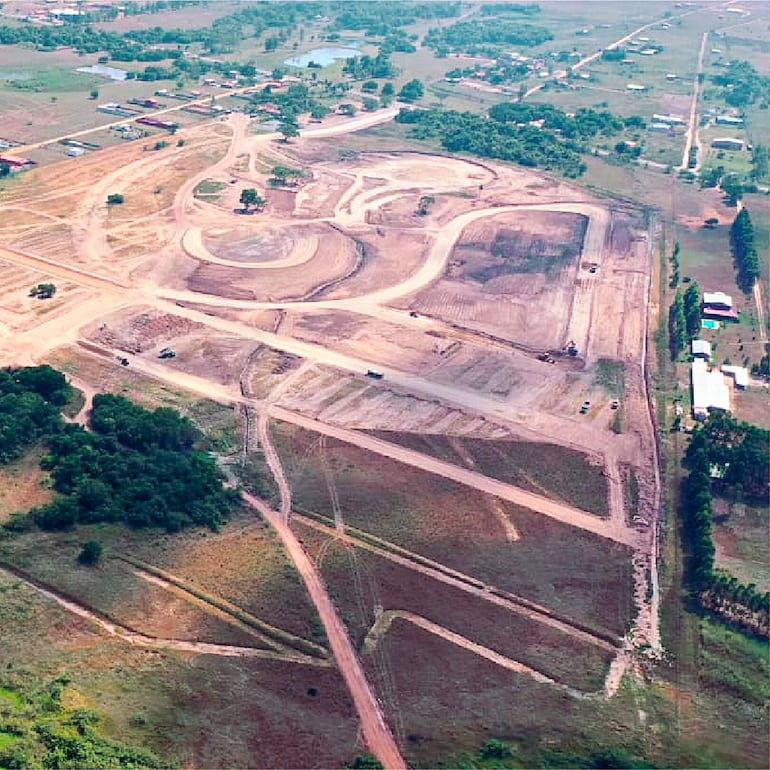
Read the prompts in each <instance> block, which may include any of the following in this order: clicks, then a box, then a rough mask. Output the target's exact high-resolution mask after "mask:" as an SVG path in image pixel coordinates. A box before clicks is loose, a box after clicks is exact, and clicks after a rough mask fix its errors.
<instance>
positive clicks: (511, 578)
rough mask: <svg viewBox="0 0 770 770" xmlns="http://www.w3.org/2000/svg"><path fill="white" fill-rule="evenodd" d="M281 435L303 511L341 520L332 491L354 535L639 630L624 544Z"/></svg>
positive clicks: (347, 451)
mask: <svg viewBox="0 0 770 770" xmlns="http://www.w3.org/2000/svg"><path fill="white" fill-rule="evenodd" d="M273 435H274V440H275V443H276V448H277V449H278V451H279V454H280V455H281V458H282V460H283V463H284V467H285V470H286V473H287V477H288V479H289V483H290V484H291V486H292V495H293V501H294V507H295V509H296V510H299V511H302V510H307V511H311V512H314V513H318V514H322V515H324V516H326V517H331V516H333V506H332V500H331V496H330V485H331V488H332V489H333V490H334V491H335V493H336V496H337V498H338V500H339V506H340V510H341V513H342V516H343V518H344V520H345V522H346V523H347V524H349V525H350V526H352V527H356V528H358V529H361V530H364V531H366V532H370V533H372V534H373V535H376V536H377V537H380V538H384V539H385V540H388V541H390V542H393V543H396V544H397V545H399V546H401V547H403V548H406V549H408V550H411V551H414V552H417V553H419V554H422V555H423V556H427V557H429V558H431V559H435V560H436V561H439V562H442V563H444V564H446V565H448V566H450V567H453V568H455V569H457V570H460V571H462V572H465V573H467V574H471V575H473V576H474V577H477V578H480V579H481V580H483V581H485V582H488V583H490V584H492V585H495V586H497V587H499V588H502V589H504V590H507V591H511V592H513V593H516V594H518V595H521V596H524V597H526V598H528V599H530V600H532V601H536V602H539V603H542V604H544V605H546V606H548V607H550V608H552V609H554V610H557V611H559V612H561V613H562V614H564V615H567V616H568V617H571V618H575V619H576V620H580V621H582V622H585V623H588V624H590V625H591V626H593V627H596V628H600V629H607V630H609V631H611V632H612V633H615V634H618V635H620V634H622V633H623V632H624V630H625V628H626V626H627V624H628V623H629V621H630V618H631V612H632V607H631V565H630V554H629V552H628V551H627V550H626V549H625V548H624V547H623V546H620V545H618V544H616V543H613V542H611V541H607V540H604V539H602V538H600V537H597V536H595V535H592V534H590V533H587V532H584V531H581V530H578V529H575V528H573V527H570V526H568V525H565V524H562V523H560V522H558V521H555V520H553V519H549V518H547V517H545V516H542V515H541V514H537V513H534V512H532V511H529V510H527V509H525V508H521V507H518V506H515V505H512V504H510V503H506V502H503V501H500V500H497V499H496V498H493V497H490V496H488V495H484V494H482V493H479V492H477V491H475V490H473V489H469V488H467V487H463V486H460V485H458V484H455V483H454V482H450V481H449V480H446V479H443V478H440V477H438V476H434V475H433V474H430V473H427V472H424V471H420V470H418V469H414V468H411V467H409V466H406V465H403V464H401V463H397V462H395V461H392V460H388V459H387V458H384V457H380V456H379V455H374V454H372V453H369V452H366V451H364V450H361V449H359V448H357V447H352V446H350V445H346V444H343V443H341V442H336V441H333V440H332V439H328V440H327V441H326V449H325V450H324V454H323V455H322V454H321V450H320V449H319V445H318V443H317V441H318V437H317V436H316V435H315V434H312V433H308V432H305V431H301V430H298V429H295V428H294V427H290V426H287V425H285V424H278V425H277V426H275V427H274V429H273ZM324 464H326V467H327V468H328V475H327V473H326V472H325V471H324ZM503 520H507V521H509V522H511V523H512V524H513V526H514V527H515V528H516V530H517V531H518V533H519V534H520V539H519V540H517V541H515V542H510V541H509V540H508V539H507V537H506V532H505V529H504V526H503Z"/></svg>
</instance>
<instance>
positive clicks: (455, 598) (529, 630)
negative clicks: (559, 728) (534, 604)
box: [295, 523, 612, 690]
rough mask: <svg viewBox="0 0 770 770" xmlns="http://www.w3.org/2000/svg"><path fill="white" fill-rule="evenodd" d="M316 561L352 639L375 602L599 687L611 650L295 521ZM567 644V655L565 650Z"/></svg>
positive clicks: (558, 676)
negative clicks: (343, 543) (329, 536)
mask: <svg viewBox="0 0 770 770" xmlns="http://www.w3.org/2000/svg"><path fill="white" fill-rule="evenodd" d="M295 527H296V528H297V531H298V532H299V534H300V535H301V537H302V539H303V542H304V544H305V546H306V548H307V549H308V550H309V552H310V553H311V555H312V556H313V558H314V559H315V560H316V561H317V562H318V564H319V568H320V569H321V572H322V574H323V576H324V579H325V581H326V582H327V584H328V586H329V591H330V594H331V596H332V598H333V599H334V601H335V603H336V604H337V606H338V607H339V610H340V613H341V615H342V618H343V620H344V621H345V623H346V624H347V626H348V630H349V631H350V634H351V637H352V638H353V640H354V642H355V643H356V644H358V645H360V644H361V643H362V642H363V639H364V636H365V635H366V633H367V632H368V631H369V628H370V627H371V625H372V622H373V620H374V610H375V606H381V607H382V608H383V609H385V610H404V611H409V612H413V613H415V614H416V615H419V616H421V617H424V618H427V619H428V620H430V621H433V622H434V623H437V624H438V625H440V626H444V627H446V628H448V629H450V630H452V631H455V632H457V633H459V634H461V635H463V636H465V637H468V638H469V639H472V640H473V641H475V642H477V643H479V644H482V645H484V646H486V647H489V648H491V649H493V650H495V651H497V652H499V653H501V654H503V655H506V656H508V657H510V658H513V659H514V660H517V661H520V662H521V663H523V664H525V665H528V666H531V667H532V668H534V669H535V670H537V671H541V672H542V673H544V674H546V675H547V676H549V677H551V678H553V679H555V680H556V681H558V682H561V683H564V684H567V685H569V686H572V687H576V688H579V689H584V690H595V689H600V688H601V687H602V684H603V682H604V676H605V674H606V669H607V666H608V664H609V662H610V659H611V657H612V653H610V652H608V651H606V650H603V649H600V648H598V647H596V646H594V645H592V644H590V643H587V642H584V641H579V640H577V639H575V638H573V637H569V636H567V635H566V634H564V633H562V632H560V631H558V630H556V629H553V628H550V627H549V626H547V625H544V624H542V623H538V622H536V621H533V620H530V619H528V618H523V617H521V616H520V615H517V614H515V613H511V612H509V611H506V610H503V609H501V608H500V607H496V606H495V605H493V604H490V603H487V602H484V601H478V600H477V599H476V598H475V597H473V596H471V595H469V594H467V593H465V592H464V591H459V590H457V589H456V588H453V587H451V586H448V585H445V584H444V583H440V582H438V581H435V580H431V579H430V578H427V577H425V576H423V575H421V574H420V573H417V572H414V571H413V570H410V569H406V568H405V567H402V566H400V565H397V564H394V563H393V562H391V561H389V560H386V559H383V558H381V557H379V556H376V555H373V554H371V553H368V552H366V551H361V550H359V549H352V550H351V549H347V548H344V547H342V546H340V545H339V544H338V543H337V542H336V541H335V540H334V539H333V538H328V537H325V536H323V535H319V534H318V533H317V532H316V531H315V530H313V529H311V528H309V527H307V526H306V525H304V524H299V523H297V524H295ZM568 650H569V653H567V651H568Z"/></svg>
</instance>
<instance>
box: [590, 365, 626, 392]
mask: <svg viewBox="0 0 770 770" xmlns="http://www.w3.org/2000/svg"><path fill="white" fill-rule="evenodd" d="M594 382H595V383H596V384H597V385H598V386H599V387H600V388H602V389H603V390H604V391H605V392H606V393H607V394H608V395H610V396H615V397H616V398H622V397H623V394H624V393H625V391H626V377H625V367H624V365H623V362H622V361H615V360H614V359H612V358H600V359H599V360H598V361H597V362H596V368H595V369H594Z"/></svg>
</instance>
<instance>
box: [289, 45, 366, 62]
mask: <svg viewBox="0 0 770 770" xmlns="http://www.w3.org/2000/svg"><path fill="white" fill-rule="evenodd" d="M360 55H361V52H360V51H357V50H356V49H355V48H338V47H336V46H327V47H326V48H314V49H313V50H312V51H308V52H307V53H303V54H302V55H301V56H294V57H292V58H291V59H286V61H285V62H284V64H288V65H289V66H290V67H307V66H308V65H309V64H310V62H314V63H315V64H318V65H320V66H321V67H326V66H328V65H329V64H333V63H334V62H335V61H336V60H337V59H350V58H351V57H353V56H360Z"/></svg>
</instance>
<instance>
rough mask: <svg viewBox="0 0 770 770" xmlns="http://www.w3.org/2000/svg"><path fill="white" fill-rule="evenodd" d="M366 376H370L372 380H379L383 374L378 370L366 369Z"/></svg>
mask: <svg viewBox="0 0 770 770" xmlns="http://www.w3.org/2000/svg"><path fill="white" fill-rule="evenodd" d="M366 376H367V377H371V378H372V379H373V380H381V379H382V378H383V377H384V376H385V375H384V374H383V373H382V372H378V371H376V370H374V369H367V370H366Z"/></svg>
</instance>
